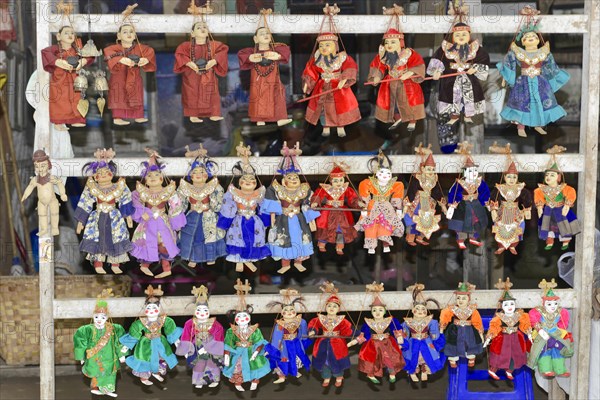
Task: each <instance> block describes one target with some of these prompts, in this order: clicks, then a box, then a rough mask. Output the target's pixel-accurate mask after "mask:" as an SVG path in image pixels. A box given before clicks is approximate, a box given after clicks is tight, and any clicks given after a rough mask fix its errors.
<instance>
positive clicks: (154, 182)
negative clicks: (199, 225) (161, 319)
mask: <svg viewBox="0 0 600 400" xmlns="http://www.w3.org/2000/svg"><path fill="white" fill-rule="evenodd" d="M158 157H159V156H158V154H156V153H155V152H154V153H151V155H150V159H149V162H147V163H146V162H145V163H144V170H143V172H142V182H143V183H142V182H140V181H138V182H137V184H136V190H135V191H134V192H133V205H134V207H135V213H134V214H133V220H134V221H136V222H137V223H138V226H137V228H136V229H135V232H134V233H133V238H132V241H133V246H134V247H133V251H132V252H131V255H133V256H134V257H136V258H137V259H139V260H140V270H141V271H142V272H143V273H144V274H146V275H149V276H154V274H153V273H152V271H150V269H149V266H150V263H153V262H157V261H160V262H161V265H162V269H163V272H162V273H160V274H159V275H157V276H156V277H157V278H164V277H167V276H169V275H171V261H172V260H173V258H174V257H175V256H176V255H177V254H179V248H178V247H177V236H176V232H177V231H179V230H180V229H181V228H182V227H183V226H184V225H185V223H186V219H185V214H184V213H183V205H182V202H181V199H180V198H179V195H178V194H177V187H176V186H175V182H174V181H171V182H170V183H169V184H168V185H167V186H163V182H164V179H165V176H164V174H163V172H162V168H163V166H162V164H160V163H159V162H158V160H157V158H158Z"/></svg>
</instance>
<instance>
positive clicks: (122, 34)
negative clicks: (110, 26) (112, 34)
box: [117, 24, 137, 46]
mask: <svg viewBox="0 0 600 400" xmlns="http://www.w3.org/2000/svg"><path fill="white" fill-rule="evenodd" d="M136 38H137V36H136V33H135V28H134V27H133V25H131V24H123V25H121V26H120V27H119V31H118V32H117V41H118V42H121V44H123V45H126V46H130V45H132V44H133V42H134V41H135V40H136Z"/></svg>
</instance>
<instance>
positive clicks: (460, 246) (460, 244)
mask: <svg viewBox="0 0 600 400" xmlns="http://www.w3.org/2000/svg"><path fill="white" fill-rule="evenodd" d="M456 244H458V248H459V249H461V250H466V249H467V246H466V245H465V241H464V240H457V241H456Z"/></svg>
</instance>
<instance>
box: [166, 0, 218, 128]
mask: <svg viewBox="0 0 600 400" xmlns="http://www.w3.org/2000/svg"><path fill="white" fill-rule="evenodd" d="M212 12H213V9H212V7H211V6H210V0H209V1H208V2H207V4H206V6H204V7H198V6H196V4H195V3H194V1H192V2H191V3H190V7H189V8H188V13H190V14H193V15H194V21H195V22H194V25H192V31H191V33H190V40H189V41H186V42H183V43H181V44H180V45H179V46H178V47H177V50H175V65H174V67H173V72H175V73H176V74H180V75H181V103H182V105H183V115H184V116H185V117H187V118H189V119H190V121H191V122H194V123H199V122H202V121H203V119H202V118H209V119H210V120H211V121H220V120H222V119H223V117H222V116H221V95H220V94H219V79H218V77H221V78H223V77H224V76H226V75H227V69H228V60H227V51H228V50H229V47H228V46H227V45H226V44H224V43H221V42H219V41H217V40H214V39H213V37H212V35H211V33H210V31H209V30H208V25H207V24H206V20H205V16H206V15H207V14H212ZM198 17H200V18H199V19H198Z"/></svg>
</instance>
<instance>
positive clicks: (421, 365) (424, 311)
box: [402, 283, 446, 382]
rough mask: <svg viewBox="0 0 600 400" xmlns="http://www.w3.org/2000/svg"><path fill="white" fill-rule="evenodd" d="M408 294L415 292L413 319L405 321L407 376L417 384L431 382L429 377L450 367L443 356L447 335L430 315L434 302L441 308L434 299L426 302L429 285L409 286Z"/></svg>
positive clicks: (403, 329)
mask: <svg viewBox="0 0 600 400" xmlns="http://www.w3.org/2000/svg"><path fill="white" fill-rule="evenodd" d="M406 290H407V291H409V292H412V298H413V301H412V310H411V311H412V317H406V318H404V322H403V323H402V331H403V336H404V342H403V344H402V352H403V353H402V354H403V355H404V360H405V361H406V366H405V367H404V369H406V372H408V375H409V376H410V380H411V381H413V382H418V381H419V375H417V374H419V373H420V374H421V376H420V378H421V381H423V382H424V381H427V380H428V379H429V375H431V374H435V373H436V372H438V371H439V370H441V369H442V368H444V364H445V363H446V355H445V354H444V353H443V352H442V349H443V348H444V345H445V344H446V341H445V338H444V335H443V334H442V333H441V332H440V325H439V323H438V321H436V320H435V319H433V314H430V313H429V309H428V308H427V304H428V303H429V302H433V303H434V304H435V305H436V306H437V307H438V308H439V304H438V302H437V301H436V300H434V299H425V296H424V295H423V290H425V285H423V284H420V283H416V284H414V285H412V286H409V287H408V288H407V289H406Z"/></svg>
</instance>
